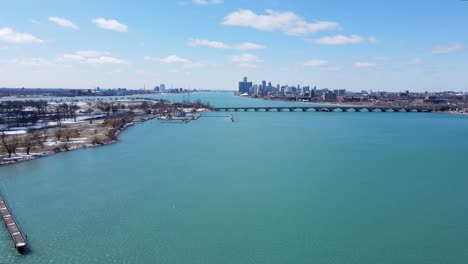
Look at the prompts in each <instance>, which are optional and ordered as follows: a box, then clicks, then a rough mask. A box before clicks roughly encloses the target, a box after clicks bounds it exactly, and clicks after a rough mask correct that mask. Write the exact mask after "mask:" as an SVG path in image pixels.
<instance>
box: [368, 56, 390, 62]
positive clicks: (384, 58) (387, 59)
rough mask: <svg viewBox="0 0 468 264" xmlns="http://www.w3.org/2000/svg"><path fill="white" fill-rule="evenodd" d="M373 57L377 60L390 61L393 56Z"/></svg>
mask: <svg viewBox="0 0 468 264" xmlns="http://www.w3.org/2000/svg"><path fill="white" fill-rule="evenodd" d="M371 59H372V60H376V61H389V60H391V58H389V57H384V56H375V57H372V58H371Z"/></svg>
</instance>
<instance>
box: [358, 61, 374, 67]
mask: <svg viewBox="0 0 468 264" xmlns="http://www.w3.org/2000/svg"><path fill="white" fill-rule="evenodd" d="M353 66H354V67H356V68H375V67H377V64H375V63H371V62H356V63H354V64H353Z"/></svg>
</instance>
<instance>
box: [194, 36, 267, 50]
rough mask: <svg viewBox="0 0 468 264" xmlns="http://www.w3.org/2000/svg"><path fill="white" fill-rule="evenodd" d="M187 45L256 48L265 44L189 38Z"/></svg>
mask: <svg viewBox="0 0 468 264" xmlns="http://www.w3.org/2000/svg"><path fill="white" fill-rule="evenodd" d="M188 45H190V46H194V47H195V46H205V47H211V48H215V49H237V50H258V49H264V48H265V46H263V45H260V44H256V43H252V42H244V43H241V44H234V45H230V44H226V43H224V42H221V41H212V40H206V39H189V42H188Z"/></svg>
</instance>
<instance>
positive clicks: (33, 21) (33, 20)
mask: <svg viewBox="0 0 468 264" xmlns="http://www.w3.org/2000/svg"><path fill="white" fill-rule="evenodd" d="M31 23H33V24H36V25H40V24H41V22H39V21H37V20H35V19H31Z"/></svg>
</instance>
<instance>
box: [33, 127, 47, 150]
mask: <svg viewBox="0 0 468 264" xmlns="http://www.w3.org/2000/svg"><path fill="white" fill-rule="evenodd" d="M44 132H45V133H43V135H41V133H40V132H39V131H34V132H32V136H33V139H34V142H36V145H37V146H39V147H41V149H44V146H45V145H44V143H45V142H46V141H47V132H46V131H44Z"/></svg>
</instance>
